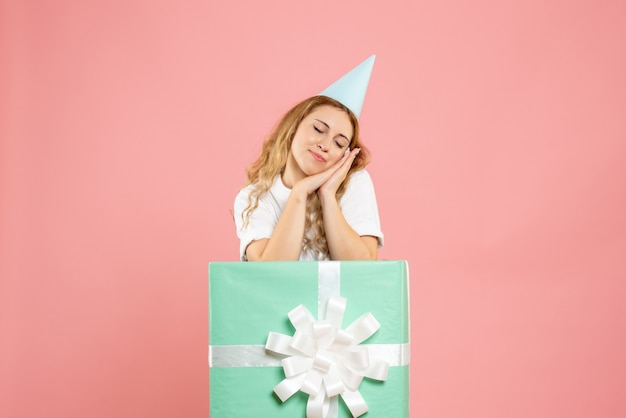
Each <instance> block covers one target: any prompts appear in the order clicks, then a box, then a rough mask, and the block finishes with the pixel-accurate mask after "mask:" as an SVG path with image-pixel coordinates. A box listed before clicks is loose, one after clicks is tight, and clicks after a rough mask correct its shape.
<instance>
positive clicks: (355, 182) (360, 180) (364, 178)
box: [348, 169, 373, 189]
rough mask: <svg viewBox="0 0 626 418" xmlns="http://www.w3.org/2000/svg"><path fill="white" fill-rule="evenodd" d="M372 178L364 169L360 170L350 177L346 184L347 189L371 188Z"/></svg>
mask: <svg viewBox="0 0 626 418" xmlns="http://www.w3.org/2000/svg"><path fill="white" fill-rule="evenodd" d="M372 186H373V182H372V177H371V176H370V173H369V172H368V171H367V170H366V169H362V170H359V171H355V172H354V173H352V175H351V176H350V181H349V182H348V189H355V188H362V187H372Z"/></svg>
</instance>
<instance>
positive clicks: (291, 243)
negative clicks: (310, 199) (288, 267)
mask: <svg viewBox="0 0 626 418" xmlns="http://www.w3.org/2000/svg"><path fill="white" fill-rule="evenodd" d="M305 212H306V194H304V196H303V195H302V194H301V193H296V192H292V193H291V194H290V195H289V199H288V200H287V203H286V204H285V208H284V210H283V213H282V214H281V215H280V218H279V220H278V223H277V224H276V227H275V228H274V232H273V233H272V236H271V238H269V240H267V242H266V243H265V247H264V248H262V249H261V251H258V252H257V254H256V255H253V257H252V258H253V259H251V260H250V261H296V260H298V259H299V258H300V252H301V250H302V238H303V236H304V217H305Z"/></svg>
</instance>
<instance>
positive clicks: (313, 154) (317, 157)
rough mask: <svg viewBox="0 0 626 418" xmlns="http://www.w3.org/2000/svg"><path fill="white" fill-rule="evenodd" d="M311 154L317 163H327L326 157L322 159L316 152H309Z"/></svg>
mask: <svg viewBox="0 0 626 418" xmlns="http://www.w3.org/2000/svg"><path fill="white" fill-rule="evenodd" d="M309 152H310V153H311V155H312V156H313V158H314V159H315V160H316V161H319V162H320V163H325V162H326V159H325V158H324V157H322V156H321V155H319V154H318V153H316V152H314V151H309Z"/></svg>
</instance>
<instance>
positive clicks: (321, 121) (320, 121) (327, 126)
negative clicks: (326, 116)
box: [315, 119, 350, 143]
mask: <svg viewBox="0 0 626 418" xmlns="http://www.w3.org/2000/svg"><path fill="white" fill-rule="evenodd" d="M315 120H316V121H318V122H319V123H323V124H324V126H326V128H328V129H330V126H329V125H328V124H327V123H326V122H324V121H323V120H319V119H315ZM338 136H342V137H344V138H345V139H346V141H348V143H350V140H349V139H348V137H347V136H345V135H344V134H341V133H340V134H338Z"/></svg>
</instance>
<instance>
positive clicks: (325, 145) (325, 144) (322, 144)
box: [317, 138, 329, 151]
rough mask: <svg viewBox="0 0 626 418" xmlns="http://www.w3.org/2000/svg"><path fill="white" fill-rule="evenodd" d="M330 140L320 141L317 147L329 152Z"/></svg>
mask: <svg viewBox="0 0 626 418" xmlns="http://www.w3.org/2000/svg"><path fill="white" fill-rule="evenodd" d="M328 143H329V141H328V139H327V138H325V139H320V142H318V143H317V147H318V148H319V149H320V150H322V151H328Z"/></svg>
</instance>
